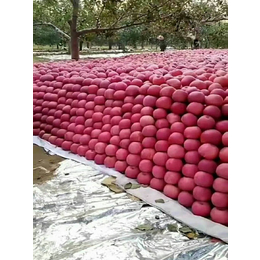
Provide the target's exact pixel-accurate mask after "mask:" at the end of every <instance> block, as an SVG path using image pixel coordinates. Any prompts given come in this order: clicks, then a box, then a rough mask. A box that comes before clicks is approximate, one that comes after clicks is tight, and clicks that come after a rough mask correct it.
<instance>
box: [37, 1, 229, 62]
mask: <svg viewBox="0 0 260 260" xmlns="http://www.w3.org/2000/svg"><path fill="white" fill-rule="evenodd" d="M226 6H227V3H226V2H225V1H217V0H209V1H205V0H201V1H198V0H174V1H173V0H34V9H35V10H34V22H35V24H46V25H48V26H52V27H53V28H55V29H56V30H57V31H58V32H60V33H61V34H62V32H64V34H63V36H64V37H65V38H67V39H68V40H70V44H71V57H72V59H75V60H78V59H79V39H82V38H83V37H84V36H85V35H89V34H93V33H94V34H97V35H99V34H109V33H110V32H115V31H118V30H121V29H126V28H130V27H134V26H140V25H148V24H149V27H152V28H153V27H155V28H156V27H157V28H158V29H160V30H162V29H163V28H164V29H165V31H167V30H169V29H170V30H172V31H179V30H190V29H191V28H193V30H194V32H196V31H199V29H198V28H200V24H201V23H202V22H203V23H207V22H213V21H216V20H222V19H224V18H225V17H226V15H227V14H226V9H227V8H226ZM204 11H206V13H204V14H203V12H204ZM155 30H156V29H155ZM160 34H161V32H160ZM68 35H69V37H68Z"/></svg>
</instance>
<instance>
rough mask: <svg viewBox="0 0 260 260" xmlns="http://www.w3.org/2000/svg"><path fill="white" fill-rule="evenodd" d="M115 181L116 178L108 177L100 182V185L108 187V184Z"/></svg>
mask: <svg viewBox="0 0 260 260" xmlns="http://www.w3.org/2000/svg"><path fill="white" fill-rule="evenodd" d="M115 181H116V178H115V177H113V176H110V177H107V178H105V179H104V180H103V181H102V182H101V184H102V185H104V186H107V185H110V184H113V183H115Z"/></svg>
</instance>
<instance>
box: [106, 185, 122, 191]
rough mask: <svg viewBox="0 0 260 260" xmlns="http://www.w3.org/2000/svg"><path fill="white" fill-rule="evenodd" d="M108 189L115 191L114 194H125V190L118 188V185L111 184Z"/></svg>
mask: <svg viewBox="0 0 260 260" xmlns="http://www.w3.org/2000/svg"><path fill="white" fill-rule="evenodd" d="M107 187H108V188H109V189H110V190H111V191H113V192H115V193H122V192H124V190H122V189H121V188H120V187H118V186H117V185H116V184H113V183H112V184H109V185H107Z"/></svg>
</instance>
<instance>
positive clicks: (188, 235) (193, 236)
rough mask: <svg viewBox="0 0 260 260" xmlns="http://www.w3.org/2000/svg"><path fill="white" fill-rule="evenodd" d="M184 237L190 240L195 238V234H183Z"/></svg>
mask: <svg viewBox="0 0 260 260" xmlns="http://www.w3.org/2000/svg"><path fill="white" fill-rule="evenodd" d="M185 236H186V237H188V238H190V239H194V238H197V234H195V233H188V234H185Z"/></svg>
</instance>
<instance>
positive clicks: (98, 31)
mask: <svg viewBox="0 0 260 260" xmlns="http://www.w3.org/2000/svg"><path fill="white" fill-rule="evenodd" d="M172 16H173V14H169V15H166V16H164V17H159V18H157V19H154V20H153V21H142V22H136V23H130V24H126V25H123V26H119V27H113V28H111V27H108V28H93V29H85V30H82V31H78V32H77V35H78V36H81V35H84V34H87V33H105V32H109V31H118V30H121V29H125V28H129V27H133V26H138V25H142V24H147V23H152V22H156V21H157V20H163V19H167V18H169V17H172Z"/></svg>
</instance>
